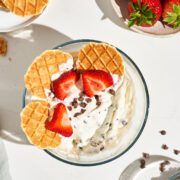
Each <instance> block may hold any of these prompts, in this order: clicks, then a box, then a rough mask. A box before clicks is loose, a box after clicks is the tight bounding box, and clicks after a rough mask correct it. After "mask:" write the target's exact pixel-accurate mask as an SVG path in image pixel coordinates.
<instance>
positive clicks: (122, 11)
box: [111, 0, 180, 36]
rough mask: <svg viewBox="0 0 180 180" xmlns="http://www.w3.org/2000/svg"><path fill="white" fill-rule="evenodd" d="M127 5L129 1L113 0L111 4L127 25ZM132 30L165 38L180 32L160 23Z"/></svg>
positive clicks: (136, 27) (134, 27)
mask: <svg viewBox="0 0 180 180" xmlns="http://www.w3.org/2000/svg"><path fill="white" fill-rule="evenodd" d="M127 3H128V0H111V4H112V6H113V8H114V10H115V12H116V14H117V15H118V17H119V18H120V19H121V20H122V21H123V22H124V23H125V24H126V25H127V24H128V20H127V16H128V10H127ZM130 29H132V30H133V31H135V32H138V33H143V34H148V35H149V34H151V35H155V36H165V35H171V34H176V33H179V32H180V28H177V29H173V28H171V27H169V26H166V25H163V24H162V23H161V22H160V21H158V22H157V23H156V24H155V25H154V26H152V27H140V26H136V25H134V26H132V27H131V28H130Z"/></svg>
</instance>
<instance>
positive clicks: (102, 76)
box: [82, 70, 114, 97]
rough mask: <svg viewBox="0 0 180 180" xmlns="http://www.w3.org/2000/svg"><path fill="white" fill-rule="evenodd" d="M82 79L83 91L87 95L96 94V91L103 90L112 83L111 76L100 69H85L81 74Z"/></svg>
mask: <svg viewBox="0 0 180 180" xmlns="http://www.w3.org/2000/svg"><path fill="white" fill-rule="evenodd" d="M82 81H83V88H84V93H85V94H86V95H87V96H89V97H93V96H94V95H97V94H98V92H100V91H103V90H105V89H106V88H108V87H110V86H112V85H113V84H114V83H113V78H112V76H111V75H110V74H109V73H107V72H105V71H102V70H88V71H85V72H84V73H83V74H82Z"/></svg>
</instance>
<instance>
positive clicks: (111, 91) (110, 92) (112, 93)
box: [108, 89, 116, 96]
mask: <svg viewBox="0 0 180 180" xmlns="http://www.w3.org/2000/svg"><path fill="white" fill-rule="evenodd" d="M108 92H109V94H111V95H113V96H114V95H115V94H116V92H115V91H114V90H113V89H110V90H109V91H108Z"/></svg>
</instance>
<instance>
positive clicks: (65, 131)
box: [46, 103, 73, 137]
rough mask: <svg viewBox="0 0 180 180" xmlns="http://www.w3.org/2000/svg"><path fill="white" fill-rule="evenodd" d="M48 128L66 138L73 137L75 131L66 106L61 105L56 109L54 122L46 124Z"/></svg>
mask: <svg viewBox="0 0 180 180" xmlns="http://www.w3.org/2000/svg"><path fill="white" fill-rule="evenodd" d="M46 128H47V129H48V130H50V131H53V132H56V133H59V134H61V135H62V136H65V137H69V136H71V135H72V133H73V129H72V126H71V122H70V120H69V118H68V114H67V110H66V107H65V105H64V104H62V103H59V104H58V105H57V106H56V107H55V109H54V114H53V117H52V120H51V121H49V122H47V123H46Z"/></svg>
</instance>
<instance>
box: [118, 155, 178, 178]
mask: <svg viewBox="0 0 180 180" xmlns="http://www.w3.org/2000/svg"><path fill="white" fill-rule="evenodd" d="M166 160H167V161H169V162H170V164H169V165H167V166H166V167H165V169H166V170H165V171H164V172H163V173H162V172H160V170H159V167H160V163H162V162H164V161H166ZM179 171H180V162H179V161H176V160H174V159H172V158H170V157H166V156H161V155H152V156H150V158H149V159H148V160H146V167H145V168H144V169H141V168H140V159H137V160H135V161H134V162H132V163H131V164H130V165H129V166H128V167H126V169H125V170H124V171H123V172H122V174H121V175H120V177H119V180H127V179H128V180H144V179H146V180H168V178H169V177H171V176H173V175H175V174H177V173H178V172H179Z"/></svg>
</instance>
